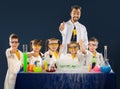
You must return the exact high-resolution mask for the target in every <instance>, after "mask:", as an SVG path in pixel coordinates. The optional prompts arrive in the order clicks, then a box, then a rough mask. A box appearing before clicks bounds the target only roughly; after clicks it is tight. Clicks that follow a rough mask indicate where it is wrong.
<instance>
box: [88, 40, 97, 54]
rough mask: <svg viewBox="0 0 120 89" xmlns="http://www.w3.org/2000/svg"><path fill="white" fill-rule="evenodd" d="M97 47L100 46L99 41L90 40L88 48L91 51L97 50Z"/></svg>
mask: <svg viewBox="0 0 120 89" xmlns="http://www.w3.org/2000/svg"><path fill="white" fill-rule="evenodd" d="M97 47H98V42H96V41H89V44H88V48H89V50H90V51H91V52H96V49H97Z"/></svg>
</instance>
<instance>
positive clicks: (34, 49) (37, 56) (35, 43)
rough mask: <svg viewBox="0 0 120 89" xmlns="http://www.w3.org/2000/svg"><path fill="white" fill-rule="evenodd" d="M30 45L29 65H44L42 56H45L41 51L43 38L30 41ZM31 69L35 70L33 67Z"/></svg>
mask: <svg viewBox="0 0 120 89" xmlns="http://www.w3.org/2000/svg"><path fill="white" fill-rule="evenodd" d="M30 46H31V52H29V53H28V61H29V65H36V66H37V65H39V66H42V56H43V53H42V52H41V48H42V40H37V39H35V40H32V41H31V42H30ZM28 67H29V66H28ZM29 71H33V68H32V69H30V70H29Z"/></svg>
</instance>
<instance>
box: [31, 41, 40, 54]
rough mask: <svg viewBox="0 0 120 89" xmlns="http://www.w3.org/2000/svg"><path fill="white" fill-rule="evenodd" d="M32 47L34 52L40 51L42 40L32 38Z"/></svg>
mask: <svg viewBox="0 0 120 89" xmlns="http://www.w3.org/2000/svg"><path fill="white" fill-rule="evenodd" d="M31 48H32V50H33V51H34V52H40V50H41V48H42V40H37V39H35V40H32V41H31Z"/></svg>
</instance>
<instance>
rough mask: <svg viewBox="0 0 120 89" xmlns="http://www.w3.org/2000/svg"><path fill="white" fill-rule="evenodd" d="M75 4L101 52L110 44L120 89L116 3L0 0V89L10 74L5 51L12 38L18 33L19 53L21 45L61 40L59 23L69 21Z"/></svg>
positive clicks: (106, 0) (99, 0)
mask: <svg viewBox="0 0 120 89" xmlns="http://www.w3.org/2000/svg"><path fill="white" fill-rule="evenodd" d="M74 4H77V5H80V6H81V7H82V16H81V19H80V22H81V23H82V24H84V25H85V26H86V28H87V31H88V37H89V38H90V37H92V36H95V37H97V38H98V39H99V41H100V44H99V48H98V51H99V52H102V53H103V46H104V45H108V58H109V59H110V64H111V66H112V68H113V70H114V72H115V73H116V82H117V88H118V89H120V85H118V84H119V82H120V72H119V71H120V66H119V62H120V59H119V58H120V56H119V52H118V51H119V50H120V47H119V45H120V40H119V35H120V31H119V30H120V22H119V21H120V17H119V16H120V13H119V8H120V6H119V2H118V1H117V0H116V1H115V0H54V1H51V0H38V1H35V0H32V1H31V0H28V1H25V0H23V1H21V0H19V1H11V0H9V1H5V2H1V1H0V31H1V32H0V89H3V85H4V78H5V75H6V71H7V61H6V56H5V50H6V49H7V48H8V47H9V43H8V38H9V35H10V34H11V33H16V34H17V35H18V36H19V37H20V46H19V49H20V50H22V44H29V42H30V40H32V39H41V40H43V41H44V42H45V40H46V39H48V38H51V37H55V38H59V39H60V40H61V34H60V33H59V31H58V27H59V24H60V23H61V22H62V21H67V20H69V19H70V7H71V5H74ZM53 34H54V35H53ZM44 48H45V46H43V49H42V51H43V52H44Z"/></svg>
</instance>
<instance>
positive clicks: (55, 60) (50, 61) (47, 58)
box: [44, 51, 59, 65]
mask: <svg viewBox="0 0 120 89" xmlns="http://www.w3.org/2000/svg"><path fill="white" fill-rule="evenodd" d="M44 58H45V60H46V61H47V62H48V63H49V64H51V65H52V64H54V63H56V62H57V61H58V60H59V57H58V58H56V57H55V55H54V54H53V55H52V58H50V51H47V52H45V53H44Z"/></svg>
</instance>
